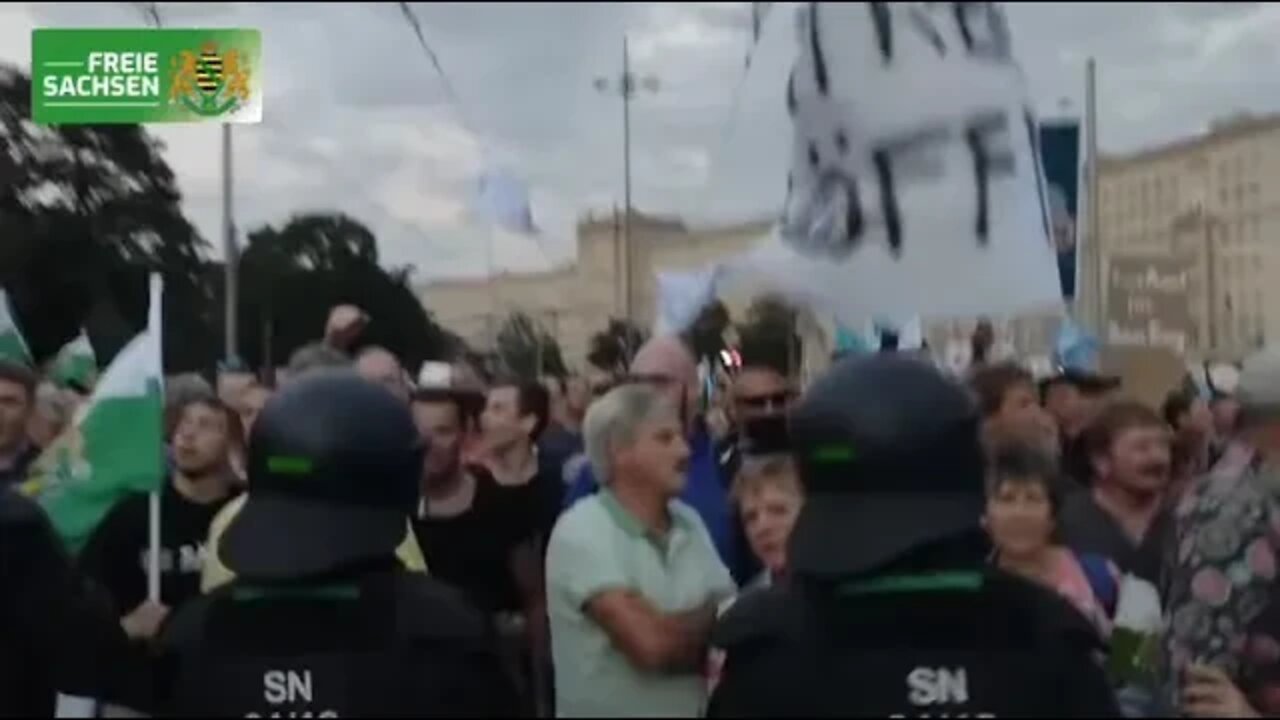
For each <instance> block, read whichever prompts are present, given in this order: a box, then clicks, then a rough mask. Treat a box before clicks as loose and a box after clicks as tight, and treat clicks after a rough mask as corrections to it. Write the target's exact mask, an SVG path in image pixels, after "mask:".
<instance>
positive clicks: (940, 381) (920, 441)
mask: <svg viewBox="0 0 1280 720" xmlns="http://www.w3.org/2000/svg"><path fill="white" fill-rule="evenodd" d="M978 423H979V415H978V408H977V405H976V403H975V402H974V400H973V398H972V397H971V396H970V394H969V393H968V391H966V389H965V388H964V387H962V386H961V385H959V384H958V383H956V382H955V381H953V380H951V379H949V378H947V377H946V376H944V375H943V374H942V373H941V372H940V371H939V370H938V369H937V368H936V367H934V366H933V365H932V364H930V363H928V362H927V361H925V360H922V359H918V358H915V357H912V356H909V355H900V354H896V353H884V354H874V355H865V356H861V357H853V358H849V359H846V360H843V361H841V362H840V363H838V364H837V365H835V366H834V367H833V368H831V370H830V371H829V372H828V373H827V374H826V375H825V376H824V377H822V378H820V379H819V380H818V381H817V382H815V383H814V384H813V386H812V387H810V388H809V391H808V392H807V393H805V396H804V398H803V399H802V400H801V401H800V403H799V405H798V406H797V407H796V408H795V409H794V410H793V412H792V416H791V443H792V452H793V453H794V454H795V456H796V459H797V463H798V466H799V468H800V476H801V482H802V484H803V485H804V487H805V492H806V496H807V498H806V502H805V505H804V509H803V510H802V511H801V514H800V517H799V518H798V519H797V521H796V526H795V529H794V531H793V532H792V536H791V548H790V555H789V564H790V565H791V568H792V570H793V571H794V572H796V573H797V574H800V575H809V576H814V577H818V578H827V579H839V578H844V577H849V576H854V575H858V574H862V573H866V572H869V571H872V570H874V569H876V568H878V567H881V566H883V565H885V564H887V563H890V562H892V561H893V560H894V559H897V558H900V557H901V556H903V555H905V554H907V553H909V552H911V551H912V550H915V549H917V548H920V547H923V546H925V545H932V544H934V543H936V542H938V541H941V540H945V539H947V538H951V537H959V536H966V535H968V534H969V533H970V532H971V531H973V530H975V529H977V528H978V526H979V522H980V517H981V514H982V509H983V453H982V447H981V444H980V441H979V435H978Z"/></svg>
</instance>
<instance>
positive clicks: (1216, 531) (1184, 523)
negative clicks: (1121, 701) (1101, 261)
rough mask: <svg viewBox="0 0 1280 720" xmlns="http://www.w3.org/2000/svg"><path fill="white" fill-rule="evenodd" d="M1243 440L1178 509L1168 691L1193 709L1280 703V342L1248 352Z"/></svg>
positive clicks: (1279, 707) (1261, 709) (1234, 713)
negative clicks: (1234, 456) (1230, 460)
mask: <svg viewBox="0 0 1280 720" xmlns="http://www.w3.org/2000/svg"><path fill="white" fill-rule="evenodd" d="M1237 398H1238V399H1239V401H1240V406H1241V410H1240V417H1239V423H1240V425H1239V433H1238V435H1237V439H1236V442H1237V444H1238V446H1239V447H1240V448H1241V450H1242V452H1243V454H1244V456H1245V458H1246V460H1245V461H1244V462H1242V463H1240V464H1236V465H1231V466H1226V467H1224V466H1221V465H1220V466H1219V467H1218V468H1215V470H1214V471H1213V472H1211V473H1210V474H1209V475H1208V476H1206V477H1203V478H1200V479H1198V480H1196V481H1194V482H1193V483H1192V485H1191V486H1190V488H1189V489H1188V490H1187V492H1186V494H1185V495H1184V496H1183V499H1182V501H1181V502H1180V503H1179V504H1178V506H1177V509H1176V511H1175V523H1176V534H1177V537H1179V538H1195V539H1196V542H1185V543H1176V544H1175V543H1171V544H1170V545H1171V547H1170V549H1169V551H1168V552H1167V553H1166V555H1165V558H1166V561H1167V564H1166V566H1165V574H1166V577H1167V587H1166V590H1165V593H1166V598H1165V599H1166V616H1167V617H1168V618H1169V619H1170V622H1169V624H1168V627H1167V630H1166V634H1165V638H1164V652H1163V653H1160V655H1161V657H1162V659H1163V660H1165V668H1164V669H1165V672H1164V673H1163V676H1164V680H1165V689H1166V695H1165V699H1166V700H1168V701H1169V702H1170V703H1171V704H1172V706H1173V707H1177V708H1179V709H1180V710H1181V711H1182V712H1183V713H1185V714H1187V715H1190V716H1193V717H1245V716H1247V715H1248V714H1253V715H1254V716H1257V714H1258V713H1261V714H1262V715H1264V716H1273V715H1276V714H1277V713H1280V585H1278V584H1277V574H1276V563H1277V557H1280V504H1278V503H1277V498H1278V497H1280V351H1277V349H1274V348H1272V349H1269V350H1264V351H1262V352H1259V353H1257V354H1256V355H1253V356H1251V357H1250V358H1248V359H1246V360H1245V362H1244V366H1243V368H1242V370H1241V373H1240V383H1239V386H1238V387H1237Z"/></svg>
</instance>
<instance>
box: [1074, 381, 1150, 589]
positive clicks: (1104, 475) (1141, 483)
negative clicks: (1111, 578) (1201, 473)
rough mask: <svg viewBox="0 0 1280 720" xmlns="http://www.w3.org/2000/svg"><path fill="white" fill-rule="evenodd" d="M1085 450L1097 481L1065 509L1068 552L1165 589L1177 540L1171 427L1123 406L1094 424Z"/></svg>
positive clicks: (1139, 408) (1136, 406) (1136, 407)
mask: <svg viewBox="0 0 1280 720" xmlns="http://www.w3.org/2000/svg"><path fill="white" fill-rule="evenodd" d="M1084 443H1085V445H1084V448H1085V450H1086V453H1087V457H1088V458H1089V460H1090V466H1091V468H1092V470H1093V474H1092V479H1091V482H1090V483H1089V487H1087V488H1082V489H1080V490H1078V491H1076V492H1075V493H1074V494H1073V495H1070V496H1068V497H1067V499H1066V500H1065V501H1064V502H1063V505H1062V510H1061V512H1060V513H1059V517H1058V532H1059V534H1060V535H1061V537H1062V542H1063V544H1065V545H1066V546H1068V547H1070V548H1071V549H1073V550H1075V551H1077V552H1080V553H1090V554H1095V555H1101V556H1103V557H1106V558H1109V559H1110V560H1112V561H1113V562H1115V564H1116V565H1117V566H1118V567H1119V568H1120V570H1121V571H1122V572H1130V573H1133V574H1134V575H1137V576H1138V577H1140V578H1142V579H1144V580H1147V581H1149V582H1151V583H1152V584H1153V585H1155V586H1156V587H1161V586H1162V585H1163V583H1162V582H1161V577H1160V574H1161V566H1162V565H1163V561H1164V553H1165V547H1166V544H1167V543H1168V542H1170V534H1171V532H1172V525H1171V517H1170V509H1169V507H1168V503H1167V497H1166V496H1167V491H1168V489H1169V482H1170V479H1171V478H1170V448H1169V428H1168V426H1167V425H1165V423H1164V421H1163V420H1161V418H1160V416H1159V415H1157V414H1156V413H1155V411H1154V410H1152V409H1150V408H1148V407H1147V406H1145V405H1142V404H1140V403H1134V402H1118V403H1114V404H1112V405H1110V406H1108V407H1107V408H1106V409H1105V410H1103V411H1102V414H1101V415H1099V416H1098V417H1097V418H1096V419H1095V420H1094V422H1093V424H1092V425H1091V426H1090V427H1089V429H1088V431H1086V433H1085V435H1084Z"/></svg>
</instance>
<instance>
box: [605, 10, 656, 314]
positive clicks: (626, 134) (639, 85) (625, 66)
mask: <svg viewBox="0 0 1280 720" xmlns="http://www.w3.org/2000/svg"><path fill="white" fill-rule="evenodd" d="M595 88H596V90H598V91H600V92H602V93H606V94H614V93H616V94H617V95H618V96H619V97H621V98H622V196H623V198H622V201H623V213H622V258H623V263H622V264H623V274H622V287H623V296H622V297H623V313H624V314H625V316H626V318H627V319H628V320H631V321H632V322H634V321H635V318H634V317H633V310H634V307H635V304H634V298H633V293H632V277H631V276H632V269H631V268H632V251H631V98H633V97H635V94H636V93H637V92H638V91H640V90H641V89H643V90H646V91H648V92H650V93H656V92H657V91H658V78H656V77H654V76H652V75H646V76H645V77H643V78H640V77H637V76H636V75H634V74H633V73H632V72H631V54H630V52H629V51H628V49H627V36H626V35H623V36H622V74H621V75H619V76H618V78H617V79H615V80H610V79H609V78H607V77H597V78H596V80H595Z"/></svg>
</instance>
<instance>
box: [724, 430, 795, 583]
mask: <svg viewBox="0 0 1280 720" xmlns="http://www.w3.org/2000/svg"><path fill="white" fill-rule="evenodd" d="M732 498H733V503H734V506H735V507H736V508H737V510H738V517H739V518H741V521H742V526H743V529H744V530H745V531H746V536H747V542H748V544H749V545H750V546H751V552H752V553H754V554H755V556H756V558H757V559H759V560H760V563H761V565H763V566H764V570H763V571H762V572H761V574H760V575H759V576H758V577H757V578H756V579H755V580H753V581H752V582H750V583H749V584H748V585H747V586H746V587H745V588H743V589H744V590H751V589H752V588H757V587H768V586H769V585H771V584H773V582H774V581H775V580H778V579H779V578H781V577H783V576H785V575H786V572H787V543H788V541H789V540H790V538H791V529H792V527H793V526H794V525H795V522H796V516H797V515H799V514H800V507H801V506H802V505H803V504H804V492H803V490H802V489H801V487H800V478H799V476H798V474H797V473H796V466H795V461H794V460H792V458H791V456H790V455H787V454H771V455H762V456H756V457H747V458H745V459H744V460H743V463H742V468H741V469H740V470H739V471H738V476H737V478H735V479H734V483H733V489H732Z"/></svg>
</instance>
